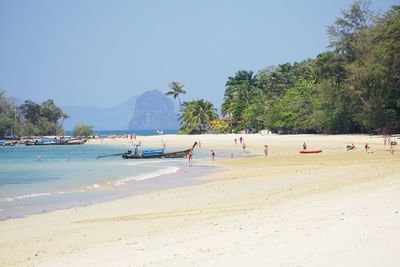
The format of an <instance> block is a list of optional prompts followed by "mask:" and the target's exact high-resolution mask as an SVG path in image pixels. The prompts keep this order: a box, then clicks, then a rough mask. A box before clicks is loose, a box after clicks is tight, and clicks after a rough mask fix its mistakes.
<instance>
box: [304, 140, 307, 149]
mask: <svg viewBox="0 0 400 267" xmlns="http://www.w3.org/2000/svg"><path fill="white" fill-rule="evenodd" d="M303 150H307V144H306V142H304V143H303Z"/></svg>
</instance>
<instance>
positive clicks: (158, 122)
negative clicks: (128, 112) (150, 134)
mask: <svg viewBox="0 0 400 267" xmlns="http://www.w3.org/2000/svg"><path fill="white" fill-rule="evenodd" d="M154 129H156V130H176V129H179V122H178V119H177V114H176V112H175V105H174V102H173V101H172V100H171V99H169V98H168V97H166V96H165V95H164V94H163V93H161V92H160V91H158V90H152V91H147V92H145V93H143V94H141V95H140V96H138V98H137V99H136V105H135V112H134V114H133V117H132V119H131V121H130V123H129V130H154Z"/></svg>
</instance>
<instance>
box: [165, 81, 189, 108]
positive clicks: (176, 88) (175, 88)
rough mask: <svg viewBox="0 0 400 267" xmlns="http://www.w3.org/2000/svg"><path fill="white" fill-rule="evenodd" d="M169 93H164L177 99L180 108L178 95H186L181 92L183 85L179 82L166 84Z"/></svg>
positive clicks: (183, 91)
mask: <svg viewBox="0 0 400 267" xmlns="http://www.w3.org/2000/svg"><path fill="white" fill-rule="evenodd" d="M168 86H169V88H171V90H170V91H168V92H166V93H165V95H172V96H174V99H176V98H178V101H179V107H180V106H182V103H181V99H180V98H179V95H180V94H186V91H185V90H183V86H184V85H183V83H180V82H171V83H169V84H168Z"/></svg>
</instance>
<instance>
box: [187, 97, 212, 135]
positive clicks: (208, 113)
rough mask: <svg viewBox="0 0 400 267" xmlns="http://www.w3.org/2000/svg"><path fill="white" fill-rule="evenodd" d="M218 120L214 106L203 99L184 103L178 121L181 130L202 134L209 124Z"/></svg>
mask: <svg viewBox="0 0 400 267" xmlns="http://www.w3.org/2000/svg"><path fill="white" fill-rule="evenodd" d="M216 119H218V115H217V112H216V109H215V108H214V105H213V104H212V103H211V102H210V101H206V100H204V99H199V100H193V101H190V102H184V103H183V105H182V108H181V114H180V116H179V120H180V123H181V130H182V131H187V132H198V133H203V132H206V131H207V130H208V127H209V122H210V121H212V120H216Z"/></svg>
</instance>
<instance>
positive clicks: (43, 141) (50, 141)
mask: <svg viewBox="0 0 400 267" xmlns="http://www.w3.org/2000/svg"><path fill="white" fill-rule="evenodd" d="M86 142H87V139H71V138H60V139H58V138H51V139H40V140H34V141H33V140H32V141H26V142H25V145H26V146H50V145H83V144H85V143H86Z"/></svg>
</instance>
